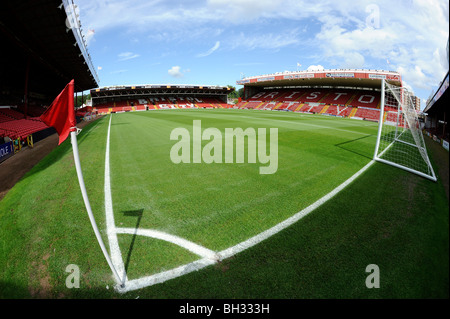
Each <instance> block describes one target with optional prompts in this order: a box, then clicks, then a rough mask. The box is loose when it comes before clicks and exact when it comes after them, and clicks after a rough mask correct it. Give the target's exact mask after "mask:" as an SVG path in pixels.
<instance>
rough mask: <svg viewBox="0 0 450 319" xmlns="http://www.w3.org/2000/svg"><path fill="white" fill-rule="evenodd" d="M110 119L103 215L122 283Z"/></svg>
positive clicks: (123, 269) (122, 274)
mask: <svg viewBox="0 0 450 319" xmlns="http://www.w3.org/2000/svg"><path fill="white" fill-rule="evenodd" d="M111 119H112V114H111V115H110V117H109V125H108V134H107V137H106V154H105V188H104V192H105V213H106V230H107V235H108V242H109V249H110V250H111V260H112V262H113V264H114V266H115V267H116V269H117V272H118V274H119V276H122V278H124V280H123V281H124V282H126V281H127V280H128V278H127V277H126V276H127V274H126V271H125V265H124V263H123V259H122V253H121V252H120V247H119V241H118V240H117V234H116V226H115V224H114V211H113V204H112V195H111V175H110V168H109V141H110V133H111ZM118 284H121V283H118Z"/></svg>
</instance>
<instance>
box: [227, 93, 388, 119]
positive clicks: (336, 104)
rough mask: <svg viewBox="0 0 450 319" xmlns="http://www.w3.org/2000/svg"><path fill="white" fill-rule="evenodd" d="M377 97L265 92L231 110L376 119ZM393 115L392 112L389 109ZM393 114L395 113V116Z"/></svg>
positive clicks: (377, 110) (350, 94) (377, 111)
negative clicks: (288, 112)
mask: <svg viewBox="0 0 450 319" xmlns="http://www.w3.org/2000/svg"><path fill="white" fill-rule="evenodd" d="M379 104H380V93H379V92H377V91H374V90H358V89H334V88H293V89H267V90H263V91H261V92H258V93H256V94H254V95H253V96H251V97H250V98H248V99H247V100H241V101H240V102H239V103H238V104H237V105H236V106H235V108H239V109H257V110H274V111H291V112H301V113H313V114H323V115H329V116H340V117H353V118H359V119H365V120H370V121H378V119H379V114H380V113H379ZM391 111H392V112H393V114H394V113H395V112H396V109H395V108H393V107H391ZM395 114H396V113H395Z"/></svg>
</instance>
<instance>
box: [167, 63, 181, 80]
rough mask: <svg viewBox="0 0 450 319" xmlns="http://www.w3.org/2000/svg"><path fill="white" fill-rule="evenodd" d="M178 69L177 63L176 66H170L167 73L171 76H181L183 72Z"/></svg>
mask: <svg viewBox="0 0 450 319" xmlns="http://www.w3.org/2000/svg"><path fill="white" fill-rule="evenodd" d="M180 69H181V68H180V67H179V66H178V65H176V66H173V67H171V68H170V69H169V71H168V73H169V75H170V76H173V77H174V78H182V77H183V76H184V74H183V73H181V70H180Z"/></svg>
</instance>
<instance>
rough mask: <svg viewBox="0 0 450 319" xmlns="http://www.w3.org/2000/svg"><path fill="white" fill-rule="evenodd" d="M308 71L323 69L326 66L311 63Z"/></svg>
mask: <svg viewBox="0 0 450 319" xmlns="http://www.w3.org/2000/svg"><path fill="white" fill-rule="evenodd" d="M306 70H307V71H323V70H325V68H324V67H323V66H322V65H320V64H319V65H310V66H308V68H307V69H306Z"/></svg>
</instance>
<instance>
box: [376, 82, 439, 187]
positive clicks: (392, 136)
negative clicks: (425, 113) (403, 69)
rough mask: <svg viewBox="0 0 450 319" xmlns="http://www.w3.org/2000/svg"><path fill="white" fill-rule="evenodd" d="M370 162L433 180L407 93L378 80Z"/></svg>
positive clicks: (420, 128) (410, 99)
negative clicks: (375, 131)
mask: <svg viewBox="0 0 450 319" xmlns="http://www.w3.org/2000/svg"><path fill="white" fill-rule="evenodd" d="M374 160H376V161H378V162H382V163H385V164H389V165H392V166H395V167H398V168H401V169H404V170H406V171H409V172H411V173H415V174H417V175H420V176H422V177H425V178H428V179H430V180H432V181H436V180H437V179H436V175H435V173H434V170H433V167H432V166H431V163H430V159H429V158H428V154H427V149H426V146H425V141H424V139H423V134H422V127H421V125H420V122H419V119H418V116H417V112H416V110H415V108H414V104H413V101H412V95H411V93H410V92H409V91H408V90H407V89H406V88H404V87H399V86H395V85H391V84H389V83H388V82H386V81H385V80H384V79H382V80H381V101H380V118H379V121H378V134H377V141H376V144H375V152H374Z"/></svg>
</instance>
